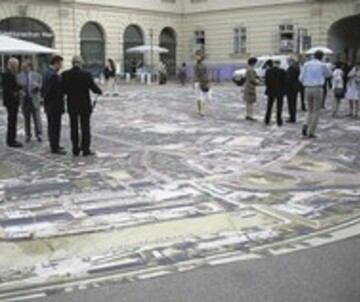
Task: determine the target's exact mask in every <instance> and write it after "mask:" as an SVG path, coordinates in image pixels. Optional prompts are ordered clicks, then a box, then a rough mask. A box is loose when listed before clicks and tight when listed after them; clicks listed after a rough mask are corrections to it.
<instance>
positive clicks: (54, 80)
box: [41, 67, 65, 114]
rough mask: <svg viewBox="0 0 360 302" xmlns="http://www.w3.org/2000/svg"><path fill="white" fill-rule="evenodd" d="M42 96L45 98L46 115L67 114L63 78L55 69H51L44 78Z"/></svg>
mask: <svg viewBox="0 0 360 302" xmlns="http://www.w3.org/2000/svg"><path fill="white" fill-rule="evenodd" d="M41 95H42V97H43V98H44V107H45V111H46V113H56V114H62V113H64V112H65V104H64V96H63V90H62V84H61V77H60V75H59V74H58V73H57V71H56V70H55V69H54V68H51V67H49V68H48V69H47V71H46V72H45V74H44V76H43V85H42V88H41Z"/></svg>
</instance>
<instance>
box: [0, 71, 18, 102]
mask: <svg viewBox="0 0 360 302" xmlns="http://www.w3.org/2000/svg"><path fill="white" fill-rule="evenodd" d="M2 86H3V99H4V106H5V107H10V106H19V100H20V95H19V92H20V90H21V87H20V86H19V84H18V83H17V80H16V75H15V74H13V73H12V72H10V71H9V70H7V71H6V72H5V73H4V74H3V75H2Z"/></svg>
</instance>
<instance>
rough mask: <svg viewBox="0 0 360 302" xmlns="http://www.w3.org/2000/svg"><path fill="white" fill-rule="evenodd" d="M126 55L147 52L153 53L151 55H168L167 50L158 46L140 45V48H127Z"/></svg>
mask: <svg viewBox="0 0 360 302" xmlns="http://www.w3.org/2000/svg"><path fill="white" fill-rule="evenodd" d="M126 52H127V53H147V52H153V53H168V52H169V50H168V49H166V48H164V47H160V46H156V45H154V46H148V45H141V46H135V47H131V48H128V49H127V50H126Z"/></svg>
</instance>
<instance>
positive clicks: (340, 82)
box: [332, 63, 344, 117]
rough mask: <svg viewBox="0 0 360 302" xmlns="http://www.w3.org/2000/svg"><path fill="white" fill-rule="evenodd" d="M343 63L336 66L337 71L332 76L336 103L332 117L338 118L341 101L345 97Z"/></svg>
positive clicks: (334, 103)
mask: <svg viewBox="0 0 360 302" xmlns="http://www.w3.org/2000/svg"><path fill="white" fill-rule="evenodd" d="M341 67H342V66H341V63H336V64H335V70H334V72H333V75H332V87H333V88H334V102H333V113H332V116H334V117H336V116H337V115H338V112H339V107H340V102H341V99H342V98H343V97H344V71H343V70H342V68H341Z"/></svg>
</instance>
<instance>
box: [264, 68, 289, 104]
mask: <svg viewBox="0 0 360 302" xmlns="http://www.w3.org/2000/svg"><path fill="white" fill-rule="evenodd" d="M285 79H286V74H285V70H284V69H281V68H279V67H272V68H270V69H268V70H267V71H266V73H265V85H266V91H265V94H266V95H268V96H272V97H278V96H280V97H281V96H284V94H285Z"/></svg>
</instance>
